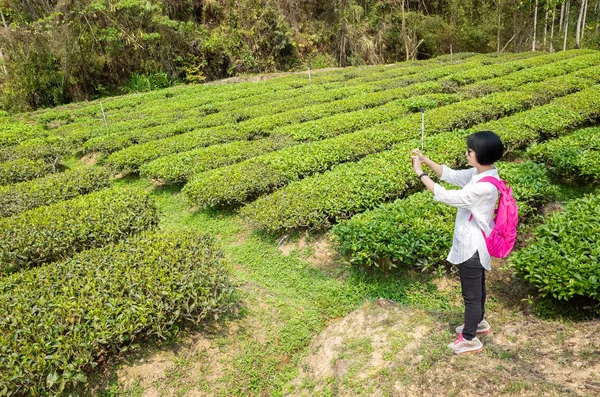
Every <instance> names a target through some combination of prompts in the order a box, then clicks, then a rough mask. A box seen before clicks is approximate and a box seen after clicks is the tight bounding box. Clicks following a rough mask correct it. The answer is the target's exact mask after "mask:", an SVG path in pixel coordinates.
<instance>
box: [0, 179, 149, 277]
mask: <svg viewBox="0 0 600 397" xmlns="http://www.w3.org/2000/svg"><path fill="white" fill-rule="evenodd" d="M156 224H158V209H157V207H156V204H155V203H154V202H153V201H152V200H151V199H150V198H149V197H148V195H147V194H146V193H145V192H144V191H141V190H137V189H123V188H120V187H119V188H112V189H109V190H101V191H99V192H94V193H91V194H88V195H86V196H82V197H78V198H75V199H72V200H68V201H63V202H60V203H58V204H53V205H49V206H45V207H40V208H36V209H33V210H30V211H25V212H23V213H21V214H19V215H15V216H13V217H10V218H0V274H2V273H10V272H14V271H17V270H19V269H22V268H27V267H33V266H37V265H40V264H42V263H47V262H53V261H57V260H61V259H64V258H66V257H69V256H71V255H73V254H74V253H76V252H79V251H83V250H86V249H90V248H95V247H100V246H102V245H105V244H108V243H111V242H115V241H118V240H120V239H122V238H123V237H126V236H128V235H130V234H135V233H138V232H140V231H142V230H146V229H148V228H151V227H153V226H155V225H156Z"/></svg>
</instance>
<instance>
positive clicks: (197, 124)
mask: <svg viewBox="0 0 600 397" xmlns="http://www.w3.org/2000/svg"><path fill="white" fill-rule="evenodd" d="M469 65H470V66H469ZM479 65H481V62H471V63H469V64H465V65H464V66H463V68H467V69H468V68H469V67H471V68H472V67H476V66H479ZM447 68H453V70H457V69H458V68H459V65H452V66H450V67H449V66H443V65H439V64H437V63H433V62H429V63H426V64H425V65H419V66H413V67H403V68H392V69H391V70H388V71H386V72H384V73H379V74H376V75H375V76H380V79H377V80H374V81H370V82H365V81H364V80H363V79H362V78H360V77H359V76H361V75H363V74H365V73H366V72H367V71H369V70H370V69H365V70H363V71H360V73H359V74H356V75H352V79H350V80H342V81H336V82H334V83H331V84H327V85H318V82H315V85H310V86H305V87H302V88H299V89H294V90H277V91H273V92H269V93H267V94H264V95H256V96H252V97H249V98H240V99H238V100H234V101H229V102H226V103H222V102H218V103H216V104H213V105H212V106H210V107H209V106H206V105H203V103H204V102H202V101H203V100H205V98H197V99H195V100H191V101H186V102H185V103H182V104H181V105H180V106H178V104H173V103H170V104H169V106H165V104H158V105H156V106H155V107H156V109H155V110H154V112H152V115H153V120H154V123H153V125H147V124H146V125H145V123H144V122H143V120H139V119H131V120H127V121H124V122H120V123H117V124H115V125H111V126H110V127H108V128H102V129H96V130H97V131H93V132H92V133H91V134H90V135H91V136H94V135H96V136H95V137H94V138H91V139H90V140H88V141H87V142H85V144H84V145H83V151H84V152H85V153H89V152H98V151H100V152H104V153H112V152H115V151H118V150H121V149H124V148H126V147H129V146H131V145H134V144H141V143H145V142H150V141H152V140H156V139H163V138H168V137H171V136H174V135H179V134H183V133H186V132H190V131H192V130H199V129H204V128H214V127H218V126H225V125H227V126H226V128H225V130H228V129H238V128H241V129H247V130H250V131H254V130H255V129H256V126H255V124H256V123H258V122H260V124H265V123H267V124H268V123H269V122H270V123H271V124H272V123H281V120H280V119H279V118H278V117H276V116H274V115H275V114H278V113H285V115H282V116H280V117H283V118H285V119H290V120H293V119H294V114H295V113H294V110H297V109H302V108H306V107H308V108H307V109H305V110H303V111H300V114H301V115H304V114H306V113H307V114H312V113H314V112H315V110H314V108H311V107H310V106H315V105H319V104H325V103H328V102H332V101H339V100H342V99H345V98H349V97H352V96H357V98H359V99H360V98H362V96H363V95H364V94H365V93H373V92H377V91H382V90H389V89H392V88H395V87H402V86H405V85H407V84H410V83H412V82H414V81H420V80H421V79H422V77H413V76H424V75H425V74H426V72H425V71H427V70H428V69H447ZM417 72H418V73H417ZM447 73H448V72H446V74H447ZM370 75H372V73H370ZM388 76H392V78H389V77H388ZM275 94H277V96H276V95H275ZM275 97H278V98H279V99H278V100H275V99H274V98H275ZM367 99H368V98H364V100H367ZM265 103H269V108H268V109H266V108H265V105H264V104H265ZM366 103H367V105H365V106H368V104H369V103H370V102H368V101H367V102H366ZM180 107H184V109H182V110H183V112H178V110H179V108H180ZM199 108H200V109H203V110H201V111H199V110H198V109H199ZM317 109H319V107H317ZM144 111H145V112H149V111H150V110H149V109H144ZM330 111H331V110H330ZM165 114H166V115H168V116H166V117H165V116H164V115H165ZM161 115H162V116H163V117H161ZM313 117H316V115H315V116H313ZM255 118H259V119H260V120H257V121H256V122H250V120H251V119H255ZM136 123H137V125H136ZM238 123H242V124H240V125H239V126H238V125H237V124H238ZM220 130H221V129H217V131H215V134H218V133H219V131H220Z"/></svg>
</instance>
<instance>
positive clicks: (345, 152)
mask: <svg viewBox="0 0 600 397" xmlns="http://www.w3.org/2000/svg"><path fill="white" fill-rule="evenodd" d="M598 77H600V75H599V76H596V78H598ZM590 83H591V81H590V80H588V79H584V78H579V77H576V76H570V75H566V76H561V77H555V78H552V79H549V80H546V81H544V82H542V83H533V84H529V85H525V86H522V87H520V88H519V89H518V90H515V91H511V92H503V93H499V94H491V95H489V96H486V97H482V98H478V99H473V100H469V101H463V102H458V103H455V104H451V105H448V106H443V107H441V108H438V109H434V110H431V111H429V115H428V120H427V131H428V135H432V134H437V133H440V132H444V131H448V130H452V129H456V128H467V127H470V126H472V125H474V124H477V123H480V122H483V121H486V120H492V119H495V118H498V117H503V116H506V115H509V114H511V113H514V112H519V111H522V110H524V109H527V108H530V107H532V106H535V105H539V104H541V103H546V102H548V101H550V100H551V99H552V98H553V97H556V96H562V95H566V94H568V93H569V92H573V91H577V90H580V89H582V88H583V87H585V86H587V85H589V84H590ZM420 121H421V115H413V116H409V117H405V118H404V119H401V120H399V121H398V122H397V123H389V124H386V125H381V126H378V127H376V128H373V129H369V130H363V131H359V132H355V133H351V134H345V135H341V136H338V137H335V138H330V139H326V140H323V141H318V142H312V143H307V144H301V145H296V146H292V147H290V148H286V149H283V150H280V151H278V152H274V153H269V154H266V155H262V156H259V157H256V158H253V159H250V160H247V161H244V162H242V163H238V164H234V165H232V166H228V167H222V168H218V169H215V170H211V171H208V172H204V173H201V174H198V175H197V176H196V177H195V178H194V179H192V180H190V181H189V182H188V184H187V185H186V186H185V187H184V189H183V190H182V192H183V193H184V194H185V195H186V197H187V198H188V199H189V201H190V202H192V203H193V204H195V205H199V206H205V207H206V206H219V205H231V204H234V205H236V204H241V203H244V202H246V201H248V200H250V199H252V198H254V197H256V196H258V195H261V194H266V193H269V192H271V191H273V190H274V189H276V188H278V187H279V186H282V185H285V184H288V183H290V182H293V181H295V180H298V179H301V178H303V177H304V176H307V175H311V174H314V173H317V172H323V171H326V170H328V169H330V168H331V167H333V166H335V165H336V164H340V163H343V162H347V161H356V160H358V159H360V158H361V157H364V156H366V155H369V154H371V153H376V152H381V151H384V150H387V149H389V148H391V147H392V146H393V145H394V144H397V143H399V142H402V141H405V140H407V139H410V138H411V136H414V135H415V126H418V125H419V124H420Z"/></svg>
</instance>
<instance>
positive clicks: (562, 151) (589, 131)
mask: <svg viewBox="0 0 600 397" xmlns="http://www.w3.org/2000/svg"><path fill="white" fill-rule="evenodd" d="M527 155H528V156H529V157H531V158H532V159H534V160H536V161H543V162H545V163H546V164H547V165H548V167H549V168H550V170H551V171H552V173H553V174H554V175H555V176H556V177H558V178H559V179H561V180H563V181H567V182H569V181H571V182H578V183H581V184H585V183H597V182H599V181H600V128H597V127H596V128H586V129H583V130H579V131H576V132H574V133H573V134H570V135H567V136H563V137H560V138H557V139H553V140H550V141H547V142H543V143H539V144H534V145H532V146H531V147H529V148H528V149H527Z"/></svg>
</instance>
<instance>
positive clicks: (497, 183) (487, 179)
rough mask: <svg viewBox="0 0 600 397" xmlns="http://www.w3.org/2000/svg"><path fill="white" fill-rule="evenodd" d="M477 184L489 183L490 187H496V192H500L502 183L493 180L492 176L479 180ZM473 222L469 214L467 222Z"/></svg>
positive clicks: (495, 179)
mask: <svg viewBox="0 0 600 397" xmlns="http://www.w3.org/2000/svg"><path fill="white" fill-rule="evenodd" d="M479 182H489V183H491V184H492V185H494V186H495V187H496V189H498V192H500V190H501V187H502V181H501V180H499V179H498V178H494V177H493V176H484V177H483V178H481V179H480V180H478V181H477V183H479ZM472 220H473V214H471V216H470V217H469V222H471V221H472Z"/></svg>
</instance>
